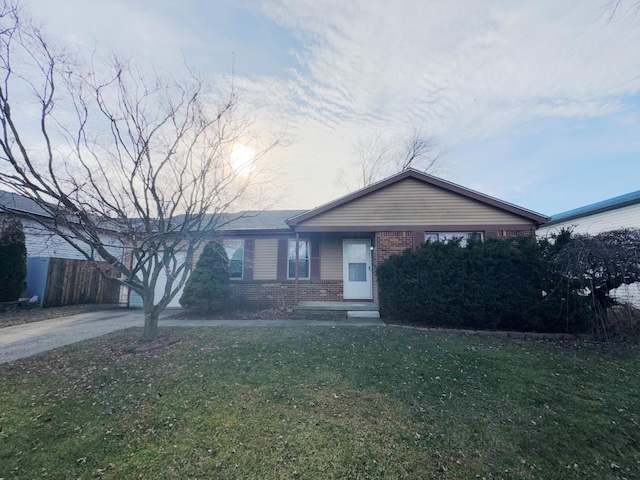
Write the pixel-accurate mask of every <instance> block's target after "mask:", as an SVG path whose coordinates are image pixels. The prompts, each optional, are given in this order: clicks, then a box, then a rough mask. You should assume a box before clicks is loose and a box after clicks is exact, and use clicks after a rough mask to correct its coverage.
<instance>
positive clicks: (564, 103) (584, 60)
mask: <svg viewBox="0 0 640 480" xmlns="http://www.w3.org/2000/svg"><path fill="white" fill-rule="evenodd" d="M264 10H265V12H266V13H267V14H268V15H271V16H272V18H273V19H274V20H275V21H277V22H279V23H280V24H282V25H283V26H285V27H287V28H291V29H293V30H294V32H295V33H296V35H297V37H298V38H299V39H300V40H301V41H302V42H303V43H304V46H305V49H304V50H303V51H301V52H300V61H301V63H302V65H301V70H300V72H301V75H300V77H299V79H300V81H301V82H302V84H303V85H304V89H305V91H307V92H309V96H307V97H306V98H305V99H304V100H306V101H307V102H309V104H310V106H311V107H312V109H313V110H314V111H316V112H317V114H318V115H320V116H325V117H328V118H329V120H328V121H329V122H330V123H331V122H337V123H340V122H357V123H359V122H365V121H366V122H374V123H380V124H388V123H398V122H403V123H406V122H407V119H408V118H419V119H420V121H422V122H425V123H427V124H428V125H430V126H431V127H432V129H433V130H435V131H437V133H441V134H448V135H447V136H452V133H451V132H452V131H456V132H457V134H460V133H462V134H471V135H480V136H482V135H491V134H494V133H496V132H497V131H499V130H500V129H504V128H507V127H509V126H511V125H513V124H515V123H519V122H523V121H527V120H529V119H531V118H535V117H541V116H549V115H550V116H556V115H558V116H598V115H602V114H606V113H610V112H612V111H615V110H617V109H620V108H621V105H620V104H619V102H618V100H617V97H621V96H624V95H633V94H635V93H637V92H638V90H639V89H640V29H637V28H634V27H635V25H624V24H615V25H612V24H610V23H607V22H606V19H605V18H603V17H602V16H601V15H600V13H601V7H599V6H598V5H597V4H591V5H587V4H585V2H577V1H576V2H572V3H571V4H569V3H562V4H558V2H555V1H546V2H541V1H537V0H536V1H529V2H498V3H492V4H491V6H487V4H482V3H480V2H475V1H469V2H449V3H447V4H444V3H443V2H429V3H428V4H427V3H425V2H415V1H414V2H408V1H406V2H386V1H378V2H375V1H366V2H365V1H361V2H341V1H335V2H332V1H325V2H317V1H310V0H309V1H300V0H285V1H282V2H267V3H265V4H264Z"/></svg>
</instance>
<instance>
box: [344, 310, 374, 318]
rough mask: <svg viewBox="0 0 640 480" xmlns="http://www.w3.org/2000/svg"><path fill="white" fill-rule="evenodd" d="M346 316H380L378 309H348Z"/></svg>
mask: <svg viewBox="0 0 640 480" xmlns="http://www.w3.org/2000/svg"><path fill="white" fill-rule="evenodd" d="M347 318H380V312H378V311H375V312H374V311H363V310H348V311H347Z"/></svg>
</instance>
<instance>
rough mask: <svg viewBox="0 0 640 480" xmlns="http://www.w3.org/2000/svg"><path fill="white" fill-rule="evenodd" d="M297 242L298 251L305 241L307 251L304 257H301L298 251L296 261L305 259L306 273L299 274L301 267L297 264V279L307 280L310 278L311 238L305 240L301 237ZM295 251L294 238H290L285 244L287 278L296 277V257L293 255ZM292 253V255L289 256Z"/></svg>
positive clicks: (293, 278)
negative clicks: (304, 274)
mask: <svg viewBox="0 0 640 480" xmlns="http://www.w3.org/2000/svg"><path fill="white" fill-rule="evenodd" d="M298 243H299V245H298V252H300V250H301V247H302V245H303V244H305V243H306V253H307V256H306V257H303V256H301V255H300V253H298V261H301V260H306V261H307V275H306V276H302V275H301V269H300V267H299V266H298V279H299V280H309V279H310V278H311V240H307V239H302V238H301V239H300V240H299V242H298ZM295 252H296V239H295V238H290V239H289V242H288V244H287V280H295V279H296V269H295V265H296V257H295ZM292 253H293V255H294V256H293V257H291V254H292ZM298 265H299V264H298ZM292 267H293V268H292Z"/></svg>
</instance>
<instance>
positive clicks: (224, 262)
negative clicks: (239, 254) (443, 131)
mask: <svg viewBox="0 0 640 480" xmlns="http://www.w3.org/2000/svg"><path fill="white" fill-rule="evenodd" d="M228 299H229V260H228V259H227V254H226V252H225V250H224V248H223V246H222V244H221V243H219V242H210V243H208V244H207V245H205V247H204V250H203V251H202V255H200V258H199V259H198V263H197V264H196V267H195V268H194V270H193V272H192V273H191V276H190V277H189V279H188V280H187V282H186V284H185V286H184V291H183V293H182V297H180V305H182V306H183V307H184V308H186V309H188V310H191V311H193V312H196V313H201V314H206V313H215V312H220V311H221V310H223V309H224V308H225V306H226V303H227V301H228Z"/></svg>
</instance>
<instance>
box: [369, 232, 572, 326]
mask: <svg viewBox="0 0 640 480" xmlns="http://www.w3.org/2000/svg"><path fill="white" fill-rule="evenodd" d="M376 274H377V276H378V283H379V285H380V303H381V309H382V314H383V315H384V316H392V317H394V318H397V319H400V320H407V321H410V322H412V323H420V324H426V325H434V326H443V327H452V328H475V329H499V330H528V331H548V332H558V331H578V330H580V329H583V328H584V326H583V323H581V321H580V318H581V317H580V316H578V315H576V312H578V310H577V309H574V310H573V311H572V312H571V315H569V316H568V315H567V312H565V311H563V310H562V307H563V305H565V304H566V299H563V298H562V296H561V295H560V294H559V293H557V292H554V294H553V295H551V294H549V293H547V294H546V296H545V295H544V294H543V292H551V290H552V288H551V287H552V282H553V281H554V276H553V274H552V272H551V268H550V262H549V261H548V259H546V258H544V257H543V256H542V254H541V250H540V246H539V244H538V243H537V242H536V239H535V238H534V237H532V236H531V237H529V236H526V237H516V238H508V239H487V240H486V241H484V242H482V241H479V240H474V241H470V242H469V243H468V245H467V246H466V247H461V246H460V244H459V242H456V241H452V242H448V243H440V242H436V243H431V242H427V243H425V244H424V245H422V246H421V247H419V248H418V249H416V250H413V251H412V250H407V251H405V252H404V253H402V254H400V255H392V256H390V257H389V258H388V259H387V260H385V261H384V262H383V263H382V264H381V265H379V266H378V269H377V272H376ZM563 302H564V303H563ZM567 319H569V320H567Z"/></svg>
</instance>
